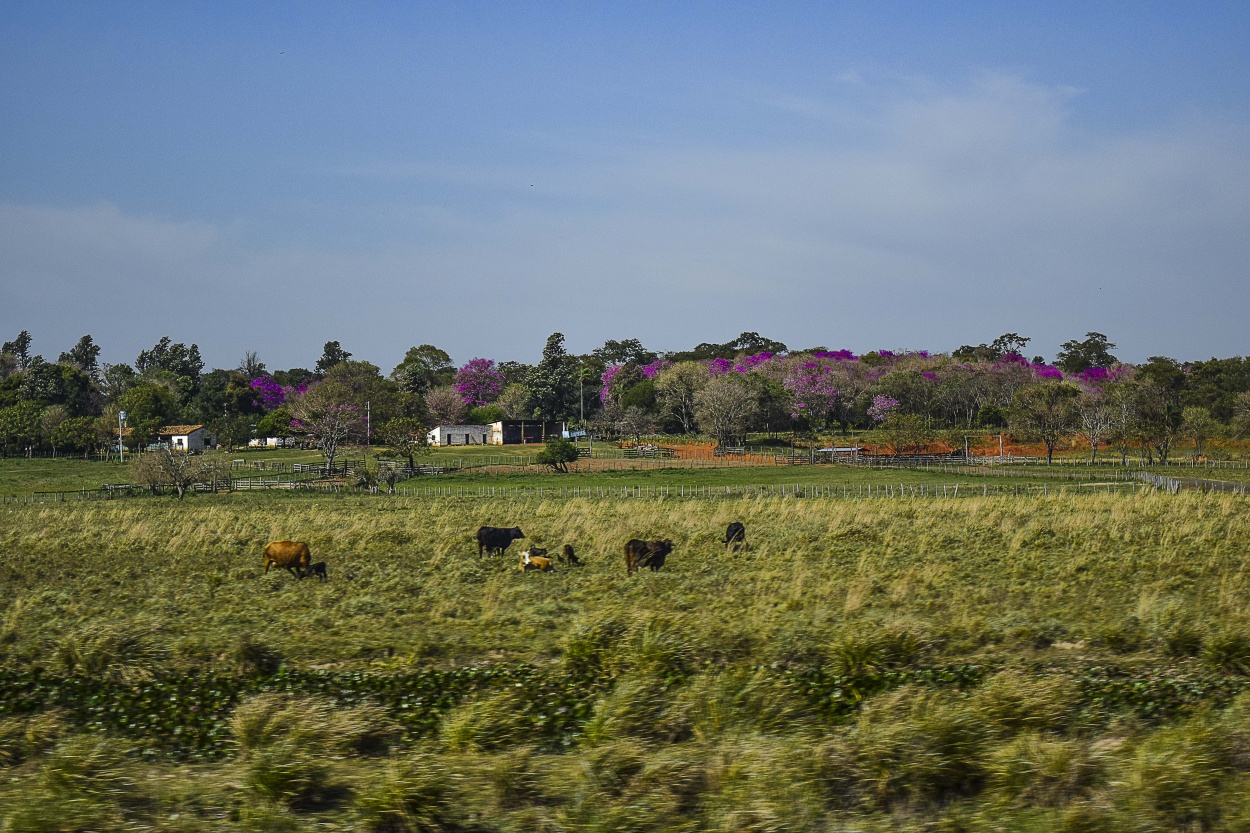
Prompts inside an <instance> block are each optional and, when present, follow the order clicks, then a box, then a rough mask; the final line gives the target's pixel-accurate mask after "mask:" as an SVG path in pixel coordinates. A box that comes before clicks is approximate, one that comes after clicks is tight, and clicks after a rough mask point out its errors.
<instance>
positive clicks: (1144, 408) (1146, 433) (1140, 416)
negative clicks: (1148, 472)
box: [1135, 356, 1186, 466]
mask: <svg viewBox="0 0 1250 833" xmlns="http://www.w3.org/2000/svg"><path fill="white" fill-rule="evenodd" d="M1135 374H1136V378H1137V379H1138V380H1140V382H1141V390H1140V396H1139V398H1138V400H1137V421H1136V426H1135V427H1136V433H1137V437H1138V439H1139V440H1140V442H1141V444H1142V448H1143V451H1144V452H1145V454H1146V461H1147V462H1152V461H1153V458H1154V457H1155V456H1157V457H1158V460H1159V464H1160V465H1164V466H1166V465H1167V464H1168V461H1169V459H1170V458H1171V454H1172V446H1173V445H1174V443H1175V442H1176V437H1177V435H1178V434H1179V433H1180V431H1181V426H1182V424H1183V422H1184V416H1185V415H1184V408H1183V407H1182V404H1181V397H1182V396H1183V395H1184V391H1185V381H1186V374H1185V370H1184V368H1182V367H1181V365H1180V363H1179V362H1177V361H1176V360H1175V359H1170V358H1167V357H1166V356H1151V357H1150V358H1149V359H1148V360H1147V362H1146V363H1145V364H1143V365H1139V366H1138V367H1137V368H1136V370H1135Z"/></svg>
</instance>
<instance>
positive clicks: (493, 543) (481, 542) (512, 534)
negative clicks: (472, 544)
mask: <svg viewBox="0 0 1250 833" xmlns="http://www.w3.org/2000/svg"><path fill="white" fill-rule="evenodd" d="M524 537H525V533H524V532H522V531H521V527H519V526H514V527H512V528H511V529H503V528H501V527H497V526H484V527H482V528H481V529H479V530H478V531H477V554H478V555H482V554H483V553H485V554H487V555H503V551H504V550H506V549H507V548H508V547H509V546H511V544H512V542H513V541H515V540H516V539H518V538H524Z"/></svg>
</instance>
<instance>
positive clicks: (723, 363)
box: [707, 359, 734, 376]
mask: <svg viewBox="0 0 1250 833" xmlns="http://www.w3.org/2000/svg"><path fill="white" fill-rule="evenodd" d="M733 369H734V363H733V362H732V361H730V360H729V359H712V360H711V361H709V362H708V363H707V372H708V373H710V374H711V375H713V376H724V375H725V374H726V373H728V372H729V371H731V370H733Z"/></svg>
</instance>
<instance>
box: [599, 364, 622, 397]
mask: <svg viewBox="0 0 1250 833" xmlns="http://www.w3.org/2000/svg"><path fill="white" fill-rule="evenodd" d="M624 369H625V365H623V364H610V365H608V366H607V369H605V370H604V371H603V374H602V375H600V376H599V381H600V382H603V387H601V388H600V389H599V401H600V402H602V403H603V404H604V405H606V404H608V400H609V399H611V398H612V382H613V380H615V379H616V377H617V375H618V374H619V373H620V372H621V371H622V370H624Z"/></svg>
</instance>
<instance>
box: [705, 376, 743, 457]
mask: <svg viewBox="0 0 1250 833" xmlns="http://www.w3.org/2000/svg"><path fill="white" fill-rule="evenodd" d="M739 375H740V374H736V373H731V374H726V375H724V376H717V377H716V378H714V379H712V380H710V381H709V382H708V383H707V384H706V385H704V387H703V389H702V390H700V391H699V392H698V394H696V395H695V399H694V405H695V419H696V420H697V421H698V423H699V429H700V430H701V431H702V432H703V433H705V434H711V435H712V436H713V437H715V438H716V442H717V443H718V444H720V445H728V444H729V443H730V442H731V441H733V440H735V439H738V438H741V437H743V436H745V435H746V432H747V429H748V428H749V427H750V424H751V420H752V419H754V418H755V414H756V411H757V410H758V407H757V405H756V403H755V399H754V397H752V396H751V391H750V390H749V389H748V388H747V386H746V384H745V383H744V382H743V380H741V379H739V378H737V377H738V376H739Z"/></svg>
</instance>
